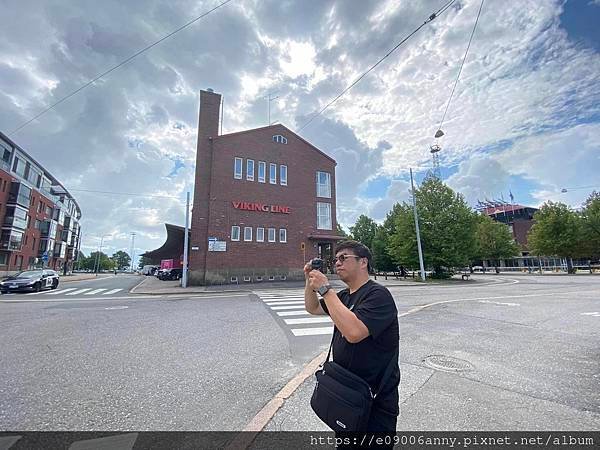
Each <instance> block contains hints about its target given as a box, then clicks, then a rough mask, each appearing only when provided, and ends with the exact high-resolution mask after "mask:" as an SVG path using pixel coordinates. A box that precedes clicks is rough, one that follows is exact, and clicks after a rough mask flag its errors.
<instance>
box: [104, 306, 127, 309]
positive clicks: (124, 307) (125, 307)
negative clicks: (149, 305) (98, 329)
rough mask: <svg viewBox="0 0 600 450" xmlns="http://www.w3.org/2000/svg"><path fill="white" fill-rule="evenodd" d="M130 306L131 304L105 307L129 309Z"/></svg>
mask: <svg viewBox="0 0 600 450" xmlns="http://www.w3.org/2000/svg"><path fill="white" fill-rule="evenodd" d="M127 308H129V306H109V307H108V308H104V309H127Z"/></svg>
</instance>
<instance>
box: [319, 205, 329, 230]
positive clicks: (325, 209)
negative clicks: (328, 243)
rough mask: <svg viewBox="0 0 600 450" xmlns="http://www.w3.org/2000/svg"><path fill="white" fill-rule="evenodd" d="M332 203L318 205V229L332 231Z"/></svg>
mask: <svg viewBox="0 0 600 450" xmlns="http://www.w3.org/2000/svg"><path fill="white" fill-rule="evenodd" d="M331 228H332V227H331V203H317V229H319V230H331Z"/></svg>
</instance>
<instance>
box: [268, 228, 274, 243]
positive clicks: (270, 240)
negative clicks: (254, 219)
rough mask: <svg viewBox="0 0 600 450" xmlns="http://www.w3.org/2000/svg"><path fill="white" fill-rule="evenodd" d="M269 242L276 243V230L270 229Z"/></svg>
mask: <svg viewBox="0 0 600 450" xmlns="http://www.w3.org/2000/svg"><path fill="white" fill-rule="evenodd" d="M269 242H275V228H269Z"/></svg>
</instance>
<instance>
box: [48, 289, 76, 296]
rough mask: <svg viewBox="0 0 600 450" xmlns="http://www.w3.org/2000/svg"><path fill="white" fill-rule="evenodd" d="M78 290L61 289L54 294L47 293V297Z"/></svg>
mask: <svg viewBox="0 0 600 450" xmlns="http://www.w3.org/2000/svg"><path fill="white" fill-rule="evenodd" d="M75 289H77V288H67V289H61V290H58V289H57V290H56V291H54V292H47V293H46V295H59V294H64V293H65V292H69V291H74V290H75Z"/></svg>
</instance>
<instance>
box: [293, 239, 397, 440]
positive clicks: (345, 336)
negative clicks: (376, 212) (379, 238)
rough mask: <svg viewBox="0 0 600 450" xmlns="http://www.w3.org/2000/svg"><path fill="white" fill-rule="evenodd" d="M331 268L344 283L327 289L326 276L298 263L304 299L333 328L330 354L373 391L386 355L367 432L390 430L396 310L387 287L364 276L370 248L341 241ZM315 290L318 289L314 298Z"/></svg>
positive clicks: (393, 414)
mask: <svg viewBox="0 0 600 450" xmlns="http://www.w3.org/2000/svg"><path fill="white" fill-rule="evenodd" d="M334 261H335V268H336V271H337V274H338V275H339V277H340V279H341V280H342V281H343V282H344V283H346V284H347V285H348V288H346V289H344V290H342V291H340V292H338V293H337V294H336V292H335V291H333V290H332V289H330V285H329V283H328V279H327V277H326V276H325V275H324V274H323V273H321V272H320V271H318V270H312V267H311V264H310V263H309V264H307V265H306V266H305V267H304V273H305V276H306V288H305V291H304V303H305V308H306V311H308V312H309V313H311V314H328V315H329V316H330V317H331V319H332V320H333V323H334V324H335V327H336V329H337V331H338V332H336V333H335V335H334V341H333V360H334V361H335V362H336V363H337V364H339V365H341V366H342V367H344V368H345V369H347V370H349V371H351V372H353V373H354V374H356V375H358V376H360V377H361V378H363V379H364V380H365V381H366V382H367V383H369V385H370V386H371V389H372V390H373V391H375V390H376V389H377V388H378V387H379V384H380V381H381V377H382V376H383V374H384V372H385V369H386V368H387V366H388V364H389V363H390V360H391V359H392V358H395V360H396V362H395V365H394V368H393V370H392V373H391V375H390V376H389V377H388V379H387V381H386V383H385V385H384V386H383V387H382V388H381V391H380V393H379V395H378V396H377V397H376V398H375V401H374V403H373V408H372V410H371V415H370V418H369V423H368V426H367V428H368V429H367V430H365V431H368V432H378V433H395V432H396V422H397V419H398V414H399V408H398V386H399V383H400V369H399V367H398V349H399V339H400V338H399V327H398V310H397V309H396V304H395V303H394V299H393V297H392V295H391V294H390V292H389V291H388V290H387V289H386V288H385V287H383V286H381V285H379V284H377V283H375V282H374V281H372V280H371V279H370V278H369V269H370V266H371V252H370V251H369V249H368V247H366V246H365V245H363V244H361V243H360V242H357V241H342V242H340V243H339V244H338V246H337V248H336V257H335V259H334ZM316 292H318V293H319V294H321V296H322V297H323V298H322V299H320V300H319V299H318V297H317V294H316Z"/></svg>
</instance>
